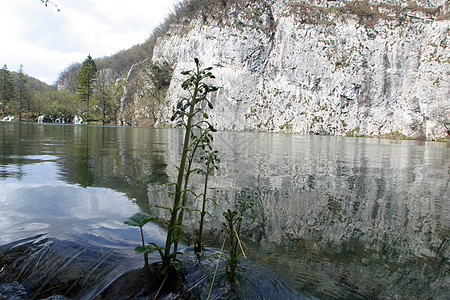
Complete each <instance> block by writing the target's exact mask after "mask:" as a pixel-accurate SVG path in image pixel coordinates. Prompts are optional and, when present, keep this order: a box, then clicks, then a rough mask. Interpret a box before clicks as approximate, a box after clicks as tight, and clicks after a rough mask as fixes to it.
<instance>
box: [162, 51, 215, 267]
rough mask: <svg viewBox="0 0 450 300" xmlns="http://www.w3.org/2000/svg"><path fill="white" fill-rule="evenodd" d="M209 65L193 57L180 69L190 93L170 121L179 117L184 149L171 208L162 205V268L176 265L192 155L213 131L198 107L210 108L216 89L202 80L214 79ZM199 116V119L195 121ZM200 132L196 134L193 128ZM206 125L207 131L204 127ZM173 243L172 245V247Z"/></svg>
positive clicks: (179, 104)
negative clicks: (165, 218)
mask: <svg viewBox="0 0 450 300" xmlns="http://www.w3.org/2000/svg"><path fill="white" fill-rule="evenodd" d="M211 70H212V67H209V68H205V69H201V68H200V62H199V60H198V59H197V58H196V59H195V68H194V69H192V70H189V71H184V72H182V74H183V75H186V76H189V78H188V79H186V80H185V81H184V82H183V83H182V85H181V86H182V88H183V89H184V90H186V91H187V92H188V93H189V98H185V99H182V100H181V101H179V102H178V104H177V110H176V112H175V113H174V115H173V116H172V121H173V120H175V119H176V118H179V119H181V122H182V125H183V127H184V129H185V135H184V143H183V152H182V155H181V161H180V165H179V167H178V177H177V182H176V183H175V193H174V201H173V206H172V208H167V207H162V208H164V209H167V210H168V211H169V212H170V221H169V222H168V223H167V225H168V230H167V236H166V244H165V247H164V249H163V250H164V254H163V255H162V270H163V272H165V270H168V268H169V267H170V266H171V265H173V266H174V267H175V268H177V267H178V263H177V262H176V255H177V254H178V252H177V251H178V250H177V249H178V242H179V240H180V239H181V229H182V225H183V214H184V210H185V209H186V208H187V207H186V202H187V195H188V193H189V192H190V191H189V190H188V182H189V176H190V174H191V173H192V172H194V171H195V170H192V169H191V168H192V162H193V159H194V155H195V152H196V150H197V149H198V147H199V146H204V145H205V143H206V144H209V142H211V141H212V139H211V135H210V132H212V131H215V129H214V127H213V126H212V125H211V124H209V123H208V121H207V119H208V115H207V114H206V113H205V112H204V111H203V110H202V109H201V108H199V107H198V104H199V103H201V102H206V103H207V104H208V107H209V108H211V109H212V108H213V105H212V103H211V102H210V101H209V100H208V99H207V98H206V97H207V95H208V93H210V92H213V91H216V90H217V89H218V88H217V87H215V86H212V85H209V84H207V83H205V82H204V80H205V79H207V78H211V79H212V78H215V77H214V75H213V74H212V73H211V72H210V71H211ZM197 116H198V119H200V121H194V118H195V117H197ZM195 128H197V129H199V131H200V135H196V134H195V132H194V129H195ZM204 128H206V130H204ZM172 246H173V248H172Z"/></svg>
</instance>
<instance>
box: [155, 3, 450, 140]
mask: <svg viewBox="0 0 450 300" xmlns="http://www.w3.org/2000/svg"><path fill="white" fill-rule="evenodd" d="M255 2H256V1H255ZM293 2H294V3H298V5H294V6H293V5H292V3H293ZM378 2H379V3H381V4H382V5H380V6H379V7H378V10H377V12H376V13H374V14H372V15H370V14H367V11H369V12H370V9H373V7H374V6H372V8H369V9H364V8H361V7H359V8H358V9H359V10H356V8H350V6H348V5H350V4H349V3H350V2H346V1H339V2H337V1H316V3H314V4H310V3H311V1H308V3H309V4H308V3H306V2H304V3H303V4H302V3H301V1H257V3H254V4H252V5H247V6H245V7H240V8H239V9H233V8H232V9H228V10H226V11H225V12H226V15H225V16H224V17H223V19H222V20H221V21H217V20H216V19H217V18H216V19H211V20H208V21H207V22H204V21H203V20H200V19H198V20H194V21H192V22H191V23H190V24H189V29H185V30H184V31H183V30H180V28H175V27H174V28H173V32H171V33H170V34H167V35H166V36H164V37H163V38H160V40H159V41H158V43H157V46H156V48H155V50H154V53H153V60H154V61H158V60H168V61H170V62H171V63H173V64H174V65H175V72H174V75H173V79H172V82H171V86H170V89H169V92H168V95H167V98H166V102H165V103H164V104H163V107H162V117H161V118H160V119H159V120H157V124H158V125H162V126H167V125H172V124H170V117H171V115H172V111H173V107H175V105H176V103H177V101H178V100H179V99H180V98H181V97H182V96H183V95H185V93H184V91H183V90H182V89H181V86H180V84H181V82H182V81H183V80H184V78H183V75H181V74H180V72H181V71H183V70H187V69H191V68H193V66H194V62H193V60H194V58H195V57H197V58H199V59H200V61H201V62H202V64H203V66H205V67H206V66H213V67H214V69H213V74H214V75H215V76H216V77H217V79H216V80H215V81H214V82H212V83H213V84H214V85H216V86H219V87H220V89H219V91H217V92H216V93H215V94H213V95H211V100H212V102H213V104H214V105H215V107H214V109H213V110H211V111H208V114H209V115H210V121H211V123H212V124H213V125H215V126H216V127H217V129H220V130H261V131H284V132H296V133H315V134H332V135H345V134H347V135H381V134H389V133H394V132H398V133H400V134H403V135H405V136H408V137H413V138H426V139H429V140H434V139H440V138H446V137H448V129H447V127H450V100H449V99H450V74H449V73H450V47H449V46H450V34H449V33H450V27H449V25H450V21H449V14H448V6H449V5H448V3H445V1H442V0H441V1H427V2H424V1H422V3H419V4H418V6H415V8H414V9H413V8H411V6H408V5H409V4H407V2H406V1H389V2H388V1H378ZM316 5H317V6H316ZM346 5H347V6H346ZM339 7H340V8H339ZM343 7H346V9H345V10H344V9H343ZM401 7H403V10H402V11H401V13H400V14H399V13H398V11H399V9H400V8H401ZM405 7H406V8H405ZM431 8H433V9H435V10H432V9H431ZM436 8H437V9H436ZM351 9H353V10H351ZM349 10H351V11H350V12H349ZM361 10H362V11H363V12H361ZM446 126H447V127H446Z"/></svg>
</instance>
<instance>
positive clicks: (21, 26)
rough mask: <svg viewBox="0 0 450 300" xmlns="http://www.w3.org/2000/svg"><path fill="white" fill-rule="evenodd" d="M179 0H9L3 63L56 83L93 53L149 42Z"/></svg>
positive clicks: (0, 21)
mask: <svg viewBox="0 0 450 300" xmlns="http://www.w3.org/2000/svg"><path fill="white" fill-rule="evenodd" d="M178 1H179V0H165V1H160V0H128V1H123V0H122V1H121V0H95V1H94V0H77V1H71V0H53V3H55V4H56V5H57V6H58V8H59V9H61V12H60V13H57V11H56V8H55V7H54V6H52V5H50V4H49V5H48V7H45V6H44V5H43V4H42V3H41V1H40V0H14V1H12V0H8V1H3V2H2V4H1V5H0V10H1V11H2V18H0V28H1V29H0V37H1V39H2V47H0V64H1V66H3V65H4V64H6V65H7V66H8V69H9V70H14V71H16V70H18V69H19V65H20V64H22V65H23V66H24V70H25V72H26V73H27V74H28V75H30V76H33V77H36V78H38V79H40V80H42V81H45V82H47V83H49V84H52V83H54V82H55V81H56V79H57V77H58V74H59V72H61V71H62V70H63V69H64V68H65V67H67V66H68V65H70V64H71V63H73V62H81V61H83V59H84V58H85V57H86V56H87V55H88V54H91V55H92V56H93V57H94V58H95V57H103V56H109V55H112V54H114V53H117V52H118V51H120V50H123V49H128V48H130V47H131V46H133V45H136V44H139V43H142V42H144V41H145V40H146V39H147V38H148V37H149V35H150V33H151V31H152V30H153V28H154V27H156V26H157V25H158V24H160V23H161V22H162V21H163V20H164V18H165V17H166V16H167V15H168V14H169V13H170V10H171V8H172V7H173V5H174V4H175V3H177V2H178Z"/></svg>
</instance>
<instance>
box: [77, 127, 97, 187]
mask: <svg viewBox="0 0 450 300" xmlns="http://www.w3.org/2000/svg"><path fill="white" fill-rule="evenodd" d="M88 132H89V131H86V137H85V142H84V145H83V144H80V146H79V147H77V149H76V152H77V154H76V157H75V166H76V169H75V171H76V179H75V180H76V182H77V183H78V184H79V185H81V186H82V187H88V186H91V185H92V184H93V183H94V173H93V171H92V168H91V167H90V166H89V133H88Z"/></svg>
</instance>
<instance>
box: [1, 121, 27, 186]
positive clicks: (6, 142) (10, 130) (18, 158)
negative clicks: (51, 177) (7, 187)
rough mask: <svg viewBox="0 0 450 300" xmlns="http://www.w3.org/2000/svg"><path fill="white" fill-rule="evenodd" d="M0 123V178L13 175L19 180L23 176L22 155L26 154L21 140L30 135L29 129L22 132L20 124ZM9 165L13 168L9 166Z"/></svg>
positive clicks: (24, 160)
mask: <svg viewBox="0 0 450 300" xmlns="http://www.w3.org/2000/svg"><path fill="white" fill-rule="evenodd" d="M0 124H1V127H2V130H1V131H0V132H1V135H2V137H1V141H2V142H1V144H0V148H1V153H2V155H1V169H0V178H8V177H14V178H16V179H19V180H20V179H22V177H23V176H24V171H23V165H24V164H26V159H24V157H23V156H25V155H27V154H26V153H24V152H26V149H24V145H23V140H25V141H27V139H28V138H30V137H32V136H31V134H30V132H29V130H26V131H25V132H24V133H22V129H21V126H20V125H21V124H17V125H16V124H9V123H7V122H0ZM27 129H28V127H27ZM11 165H14V166H15V168H11Z"/></svg>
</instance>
